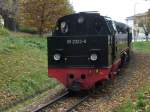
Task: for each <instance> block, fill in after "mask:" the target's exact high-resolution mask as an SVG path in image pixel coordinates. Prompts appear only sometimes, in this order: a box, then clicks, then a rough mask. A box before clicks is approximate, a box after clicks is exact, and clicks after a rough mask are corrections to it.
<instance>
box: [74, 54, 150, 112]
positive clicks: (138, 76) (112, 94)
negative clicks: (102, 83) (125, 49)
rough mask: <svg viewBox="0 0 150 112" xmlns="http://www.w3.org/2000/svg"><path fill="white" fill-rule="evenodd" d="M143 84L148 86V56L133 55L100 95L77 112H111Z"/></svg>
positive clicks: (149, 79)
mask: <svg viewBox="0 0 150 112" xmlns="http://www.w3.org/2000/svg"><path fill="white" fill-rule="evenodd" d="M144 82H148V84H149V86H150V54H139V53H134V54H133V56H132V59H131V61H130V63H129V65H127V66H126V67H125V68H122V70H121V72H120V74H119V75H118V76H117V77H116V78H115V80H114V81H113V82H111V83H110V84H109V85H108V86H107V87H106V88H105V89H104V90H103V92H102V93H101V94H98V95H95V96H94V98H90V99H89V100H88V101H87V102H85V103H84V104H83V105H82V106H80V107H79V108H78V109H77V111H79V112H111V111H112V109H114V108H115V107H117V106H119V105H120V104H121V103H122V102H123V101H125V100H126V99H129V98H130V97H131V96H132V95H133V93H135V92H136V91H137V89H138V88H139V87H142V84H143V83H144Z"/></svg>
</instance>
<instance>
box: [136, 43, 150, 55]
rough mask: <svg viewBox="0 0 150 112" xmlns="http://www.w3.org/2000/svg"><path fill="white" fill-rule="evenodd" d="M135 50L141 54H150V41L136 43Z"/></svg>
mask: <svg viewBox="0 0 150 112" xmlns="http://www.w3.org/2000/svg"><path fill="white" fill-rule="evenodd" d="M133 50H134V51H136V52H141V53H150V41H147V42H146V41H145V42H134V43H133Z"/></svg>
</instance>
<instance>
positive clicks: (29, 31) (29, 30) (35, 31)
mask: <svg viewBox="0 0 150 112" xmlns="http://www.w3.org/2000/svg"><path fill="white" fill-rule="evenodd" d="M19 30H20V31H21V32H24V33H30V34H37V33H38V31H37V29H36V28H29V27H20V28H19Z"/></svg>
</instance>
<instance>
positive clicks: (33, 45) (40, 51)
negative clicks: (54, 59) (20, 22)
mask: <svg viewBox="0 0 150 112" xmlns="http://www.w3.org/2000/svg"><path fill="white" fill-rule="evenodd" d="M47 68H48V67H47V41H46V38H39V37H38V36H33V35H27V34H21V33H20V34H17V33H12V32H9V31H7V30H6V29H0V109H2V108H4V107H7V106H9V105H10V104H13V103H15V102H17V101H19V100H23V99H25V98H27V97H28V96H32V95H34V94H36V93H38V92H40V91H43V90H46V89H48V88H54V87H56V86H57V85H58V83H57V82H56V81H54V80H53V79H50V78H48V76H47V74H48V73H47Z"/></svg>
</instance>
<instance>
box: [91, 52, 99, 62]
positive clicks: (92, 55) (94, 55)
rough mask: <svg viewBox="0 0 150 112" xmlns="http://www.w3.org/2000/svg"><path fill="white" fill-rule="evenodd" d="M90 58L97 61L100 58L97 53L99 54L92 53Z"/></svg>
mask: <svg viewBox="0 0 150 112" xmlns="http://www.w3.org/2000/svg"><path fill="white" fill-rule="evenodd" d="M90 59H91V60H92V61H96V60H97V59H98V55H97V54H91V55H90Z"/></svg>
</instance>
